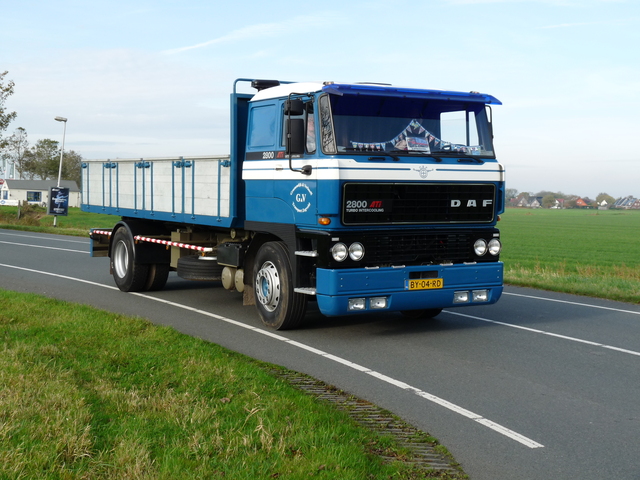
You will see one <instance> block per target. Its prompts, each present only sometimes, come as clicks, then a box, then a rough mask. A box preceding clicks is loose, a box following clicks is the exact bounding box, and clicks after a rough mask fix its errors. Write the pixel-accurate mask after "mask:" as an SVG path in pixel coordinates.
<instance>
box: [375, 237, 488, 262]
mask: <svg viewBox="0 0 640 480" xmlns="http://www.w3.org/2000/svg"><path fill="white" fill-rule="evenodd" d="M474 241H475V238H473V239H472V236H471V234H469V233H393V234H388V235H384V234H383V235H371V236H367V237H366V241H365V242H364V243H365V245H366V247H365V248H366V255H365V261H366V263H367V264H370V265H371V266H376V265H421V264H441V263H462V262H468V261H473V260H476V259H475V258H472V257H474V255H473V252H472V245H473V242H474Z"/></svg>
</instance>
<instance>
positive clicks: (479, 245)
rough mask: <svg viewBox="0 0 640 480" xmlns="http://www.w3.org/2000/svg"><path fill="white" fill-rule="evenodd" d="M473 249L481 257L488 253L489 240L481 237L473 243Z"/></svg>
mask: <svg viewBox="0 0 640 480" xmlns="http://www.w3.org/2000/svg"><path fill="white" fill-rule="evenodd" d="M473 251H474V252H476V255H477V256H479V257H481V256H482V255H484V254H485V253H487V242H485V241H484V239H482V238H479V239H478V240H476V243H474V244H473Z"/></svg>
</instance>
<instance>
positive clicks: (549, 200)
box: [542, 193, 556, 208]
mask: <svg viewBox="0 0 640 480" xmlns="http://www.w3.org/2000/svg"><path fill="white" fill-rule="evenodd" d="M555 204H556V197H555V195H554V194H553V193H548V194H547V195H545V196H544V197H542V206H543V207H544V208H551V207H553V206H554V205H555Z"/></svg>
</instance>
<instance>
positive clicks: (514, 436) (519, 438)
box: [0, 263, 544, 449]
mask: <svg viewBox="0 0 640 480" xmlns="http://www.w3.org/2000/svg"><path fill="white" fill-rule="evenodd" d="M0 267H6V268H13V269H16V270H23V271H27V272H33V273H38V274H41V275H49V276H52V277H57V278H64V279H66V280H71V281H76V282H81V283H86V284H89V285H95V286H98V287H102V288H108V289H110V290H118V289H117V288H116V287H112V286H108V285H103V284H100V283H96V282H91V281H88V280H82V279H79V278H74V277H69V276H67V275H60V274H57V273H50V272H44V271H40V270H34V269H31V268H24V267H17V266H14V265H7V264H3V263H0ZM131 295H136V296H139V297H142V298H146V299H148V300H153V301H156V302H160V303H164V304H165V305H170V306H172V307H176V308H180V309H182V310H187V311H190V312H193V313H197V314H200V315H203V316H206V317H210V318H215V319H216V320H220V321H223V322H226V323H229V324H231V325H235V326H237V327H241V328H244V329H246V330H251V331H253V332H256V333H260V334H262V335H266V336H268V337H270V338H273V339H275V340H278V341H281V342H283V343H287V344H289V345H291V346H293V347H297V348H301V349H303V350H306V351H308V352H310V353H313V354H315V355H318V356H320V357H323V358H326V359H327V360H332V361H334V362H337V363H340V364H341V365H344V366H346V367H349V368H352V369H354V370H356V371H359V372H362V373H365V374H367V375H370V376H372V377H374V378H377V379H378V380H381V381H383V382H386V383H388V384H390V385H393V386H394V387H397V388H400V389H403V390H407V391H409V392H412V393H414V394H415V395H417V396H419V397H420V398H424V399H425V400H428V401H430V402H432V403H435V404H437V405H439V406H441V407H444V408H446V409H448V410H451V411H452V412H455V413H457V414H459V415H462V416H464V417H466V418H469V419H471V420H473V421H475V422H477V423H478V424H480V425H483V426H485V427H487V428H489V429H491V430H493V431H494V432H497V433H499V434H501V435H504V436H506V437H508V438H510V439H511V440H514V441H516V442H518V443H521V444H522V445H524V446H526V447H528V448H532V449H533V448H543V447H544V445H542V444H541V443H538V442H536V441H534V440H532V439H530V438H527V437H525V436H524V435H521V434H519V433H517V432H514V431H513V430H510V429H508V428H506V427H503V426H502V425H500V424H498V423H495V422H493V421H491V420H489V419H486V418H484V417H483V416H482V415H478V414H477V413H474V412H471V411H469V410H467V409H465V408H463V407H460V406H458V405H456V404H454V403H451V402H449V401H447V400H445V399H443V398H440V397H438V396H436V395H433V394H431V393H428V392H425V391H423V390H420V389H419V388H416V387H413V386H411V385H409V384H407V383H405V382H402V381H400V380H396V379H394V378H391V377H389V376H387V375H384V374H382V373H380V372H376V371H375V370H371V369H370V368H367V367H364V366H362V365H358V364H357V363H353V362H351V361H349V360H346V359H344V358H342V357H338V356H336V355H333V354H331V353H328V352H324V351H322V350H319V349H317V348H314V347H311V346H309V345H306V344H304V343H300V342H298V341H295V340H291V339H289V338H287V337H284V336H282V335H280V334H278V333H274V332H271V331H269V330H263V329H260V328H257V327H254V326H251V325H246V324H244V323H241V322H238V321H237V320H233V319H231V318H227V317H223V316H221V315H217V314H215V313H211V312H206V311H204V310H200V309H198V308H194V307H189V306H188V305H182V304H180V303H175V302H172V301H169V300H164V299H162V298H157V297H151V296H149V295H146V294H142V293H134V292H132V293H131Z"/></svg>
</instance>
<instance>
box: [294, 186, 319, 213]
mask: <svg viewBox="0 0 640 480" xmlns="http://www.w3.org/2000/svg"><path fill="white" fill-rule="evenodd" d="M289 196H290V197H291V205H292V206H293V208H294V210H295V211H296V212H298V213H305V212H307V211H308V210H309V208H310V207H311V200H310V199H311V197H312V196H313V191H312V190H311V188H309V185H307V184H306V183H298V184H297V185H296V186H295V187H293V189H292V190H291V192H290V193H289Z"/></svg>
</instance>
